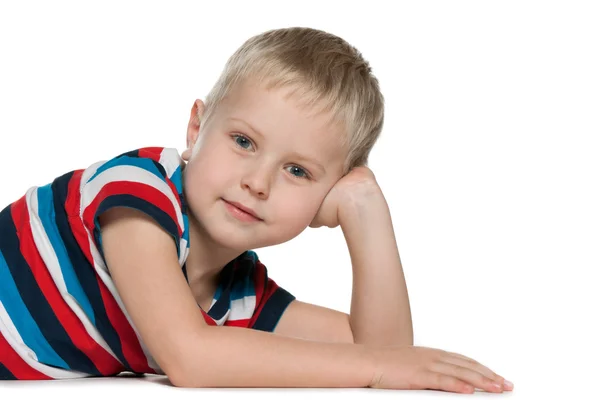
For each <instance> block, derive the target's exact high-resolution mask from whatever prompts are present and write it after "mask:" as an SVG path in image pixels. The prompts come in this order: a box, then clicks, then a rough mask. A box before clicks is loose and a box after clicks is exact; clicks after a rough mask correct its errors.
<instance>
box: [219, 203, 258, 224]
mask: <svg viewBox="0 0 600 400" xmlns="http://www.w3.org/2000/svg"><path fill="white" fill-rule="evenodd" d="M223 201H225V202H227V203H229V204H231V205H232V206H234V207H236V208H239V209H240V210H242V211H244V212H245V213H247V214H250V215H252V216H253V217H254V218H256V219H260V220H261V221H262V218H260V217H259V216H258V215H256V212H254V210H253V209H251V208H248V207H246V206H244V205H243V204H240V203H237V202H235V201H228V200H225V199H223Z"/></svg>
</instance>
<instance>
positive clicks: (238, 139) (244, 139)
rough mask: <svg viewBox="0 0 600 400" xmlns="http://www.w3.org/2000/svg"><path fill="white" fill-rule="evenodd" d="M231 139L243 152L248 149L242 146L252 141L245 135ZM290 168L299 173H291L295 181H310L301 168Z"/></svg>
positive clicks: (236, 135) (295, 166) (237, 135)
mask: <svg viewBox="0 0 600 400" xmlns="http://www.w3.org/2000/svg"><path fill="white" fill-rule="evenodd" d="M231 137H232V138H233V139H234V141H235V144H236V145H237V146H238V147H241V148H242V149H243V150H248V149H249V148H248V147H244V146H243V144H244V143H246V144H250V145H252V141H251V140H250V139H249V138H248V137H246V136H245V135H240V134H234V135H231ZM291 168H293V169H294V170H295V171H296V172H297V171H300V175H296V174H295V173H292V176H293V177H294V178H296V179H306V180H310V179H311V178H310V175H309V173H308V172H307V171H306V170H305V169H304V168H302V167H299V166H297V165H292V166H291Z"/></svg>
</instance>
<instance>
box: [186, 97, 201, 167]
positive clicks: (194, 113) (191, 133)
mask: <svg viewBox="0 0 600 400" xmlns="http://www.w3.org/2000/svg"><path fill="white" fill-rule="evenodd" d="M203 115H204V102H203V101H202V100H198V99H196V101H195V102H194V105H193V106H192V110H191V111H190V122H189V123H188V128H187V135H186V149H185V151H184V152H183V153H181V158H183V159H184V160H186V161H188V160H189V159H190V157H191V155H192V149H193V148H194V144H195V143H196V140H198V134H199V133H200V121H201V120H202V116H203Z"/></svg>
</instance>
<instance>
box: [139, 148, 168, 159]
mask: <svg viewBox="0 0 600 400" xmlns="http://www.w3.org/2000/svg"><path fill="white" fill-rule="evenodd" d="M163 150H164V147H144V148H142V149H138V157H141V158H149V159H151V160H154V161H156V162H160V157H161V155H162V152H163Z"/></svg>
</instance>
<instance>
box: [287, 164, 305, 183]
mask: <svg viewBox="0 0 600 400" xmlns="http://www.w3.org/2000/svg"><path fill="white" fill-rule="evenodd" d="M291 168H294V169H296V170H299V171H300V172H301V173H302V174H304V176H299V175H294V174H293V173H292V175H293V176H294V178H298V179H308V180H310V176H309V175H308V173H307V172H306V170H305V169H304V168H300V167H299V166H297V165H292V166H291Z"/></svg>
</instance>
